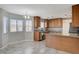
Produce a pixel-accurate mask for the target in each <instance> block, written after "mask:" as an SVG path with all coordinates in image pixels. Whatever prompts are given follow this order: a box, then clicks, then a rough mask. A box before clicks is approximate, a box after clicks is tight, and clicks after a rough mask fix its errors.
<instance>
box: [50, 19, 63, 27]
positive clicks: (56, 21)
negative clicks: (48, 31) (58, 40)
mask: <svg viewBox="0 0 79 59" xmlns="http://www.w3.org/2000/svg"><path fill="white" fill-rule="evenodd" d="M62 25H63V23H62V18H56V19H50V20H49V28H51V27H56V28H58V27H62Z"/></svg>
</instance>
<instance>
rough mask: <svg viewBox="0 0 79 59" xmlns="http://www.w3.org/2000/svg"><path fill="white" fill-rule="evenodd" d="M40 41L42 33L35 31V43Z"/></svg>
mask: <svg viewBox="0 0 79 59" xmlns="http://www.w3.org/2000/svg"><path fill="white" fill-rule="evenodd" d="M39 40H40V32H38V31H35V32H34V41H39Z"/></svg>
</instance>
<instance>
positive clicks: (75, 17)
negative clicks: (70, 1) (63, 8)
mask: <svg viewBox="0 0 79 59" xmlns="http://www.w3.org/2000/svg"><path fill="white" fill-rule="evenodd" d="M72 26H73V27H79V5H73V6H72Z"/></svg>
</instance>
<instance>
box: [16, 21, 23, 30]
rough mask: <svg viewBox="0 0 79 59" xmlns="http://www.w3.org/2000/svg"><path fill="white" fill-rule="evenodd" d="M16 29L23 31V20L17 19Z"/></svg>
mask: <svg viewBox="0 0 79 59" xmlns="http://www.w3.org/2000/svg"><path fill="white" fill-rule="evenodd" d="M17 31H23V21H22V20H17Z"/></svg>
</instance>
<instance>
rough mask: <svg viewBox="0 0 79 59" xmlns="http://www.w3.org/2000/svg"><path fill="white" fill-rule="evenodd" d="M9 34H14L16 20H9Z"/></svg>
mask: <svg viewBox="0 0 79 59" xmlns="http://www.w3.org/2000/svg"><path fill="white" fill-rule="evenodd" d="M10 32H16V20H14V19H11V20H10Z"/></svg>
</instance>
